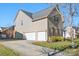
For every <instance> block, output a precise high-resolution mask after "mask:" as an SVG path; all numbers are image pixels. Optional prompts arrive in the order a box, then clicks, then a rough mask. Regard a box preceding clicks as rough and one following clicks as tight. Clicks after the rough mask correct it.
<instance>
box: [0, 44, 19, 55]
mask: <svg viewBox="0 0 79 59" xmlns="http://www.w3.org/2000/svg"><path fill="white" fill-rule="evenodd" d="M0 56H19V53H18V52H15V51H14V50H12V49H10V48H7V47H5V46H4V45H2V44H0Z"/></svg>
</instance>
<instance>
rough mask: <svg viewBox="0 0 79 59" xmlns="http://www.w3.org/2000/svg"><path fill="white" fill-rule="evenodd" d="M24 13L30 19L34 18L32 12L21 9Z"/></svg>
mask: <svg viewBox="0 0 79 59" xmlns="http://www.w3.org/2000/svg"><path fill="white" fill-rule="evenodd" d="M21 11H22V12H24V13H25V14H26V15H28V16H29V17H31V18H32V13H31V12H28V11H25V10H23V9H21Z"/></svg>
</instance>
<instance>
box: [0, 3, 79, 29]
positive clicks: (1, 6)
mask: <svg viewBox="0 0 79 59" xmlns="http://www.w3.org/2000/svg"><path fill="white" fill-rule="evenodd" d="M51 5H53V4H48V3H35V4H34V3H25V4H24V3H0V27H7V26H11V25H13V21H14V19H15V17H16V14H17V12H18V10H20V9H23V10H26V11H29V12H32V13H35V12H37V11H40V10H42V9H45V8H48V7H50V6H51ZM63 10H66V9H65V8H63V7H61V11H63ZM78 10H79V7H78ZM66 13H67V12H65V13H64V14H66ZM74 20H75V21H74V25H77V24H78V23H79V16H77V17H74Z"/></svg>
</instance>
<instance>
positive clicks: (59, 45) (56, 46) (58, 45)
mask: <svg viewBox="0 0 79 59" xmlns="http://www.w3.org/2000/svg"><path fill="white" fill-rule="evenodd" d="M33 44H35V45H38V46H42V47H47V48H51V49H56V50H63V49H66V48H68V47H69V46H70V44H71V43H70V41H63V42H53V43H48V42H33Z"/></svg>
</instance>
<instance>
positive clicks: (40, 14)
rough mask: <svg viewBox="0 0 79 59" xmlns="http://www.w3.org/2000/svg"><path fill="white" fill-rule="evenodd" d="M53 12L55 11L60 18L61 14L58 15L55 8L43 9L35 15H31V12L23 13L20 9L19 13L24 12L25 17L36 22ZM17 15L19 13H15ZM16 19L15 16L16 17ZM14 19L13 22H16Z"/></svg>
mask: <svg viewBox="0 0 79 59" xmlns="http://www.w3.org/2000/svg"><path fill="white" fill-rule="evenodd" d="M53 10H56V11H57V12H58V13H59V14H60V15H61V16H62V14H61V13H60V11H59V10H58V9H57V7H56V6H54V7H52V6H51V7H49V8H46V9H43V10H41V11H38V12H36V13H31V12H28V11H25V10H23V9H21V10H20V11H22V12H24V13H25V14H26V15H28V16H29V17H31V18H32V21H37V20H40V19H43V18H46V17H48V16H49V14H50V13H51V12H52V11H53ZM18 14H19V12H18V13H17V15H18ZM16 17H17V16H16ZM16 17H15V20H16Z"/></svg>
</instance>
